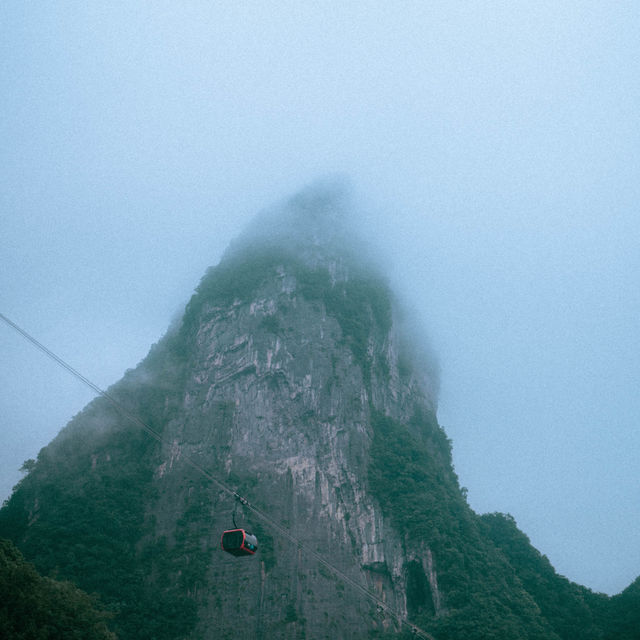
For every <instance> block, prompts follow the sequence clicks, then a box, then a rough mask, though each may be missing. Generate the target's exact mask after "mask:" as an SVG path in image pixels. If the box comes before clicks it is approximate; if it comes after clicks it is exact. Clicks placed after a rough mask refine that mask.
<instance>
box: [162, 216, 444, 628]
mask: <svg viewBox="0 0 640 640" xmlns="http://www.w3.org/2000/svg"><path fill="white" fill-rule="evenodd" d="M316 213H317V212H316ZM323 224H327V221H326V220H325V221H324V222H323ZM287 231H288V232H290V231H291V227H287ZM316 231H318V230H316ZM318 235H319V234H318V233H316V235H315V236H314V238H315V239H316V242H317V243H316V244H314V242H313V241H312V242H310V243H309V244H307V245H304V247H303V251H302V252H298V253H297V254H294V255H292V253H291V252H290V251H288V250H287V249H288V247H287V245H284V246H283V244H281V243H280V240H281V237H276V238H274V239H271V242H270V243H269V244H266V245H265V244H263V245H262V246H260V247H259V248H256V246H255V245H252V248H251V249H250V250H249V251H248V252H247V251H246V250H245V251H244V252H243V251H242V250H241V249H236V251H237V252H239V254H240V257H237V256H238V253H235V254H234V256H233V257H232V258H230V260H231V261H232V262H233V266H230V267H229V268H230V269H232V271H231V273H233V271H234V270H237V269H238V268H243V267H240V265H249V269H250V270H251V272H252V276H256V275H257V274H258V273H259V269H263V270H264V273H263V274H262V275H263V276H264V277H255V278H253V277H252V282H251V285H252V287H251V290H250V291H247V292H244V291H240V290H239V287H234V286H232V287H231V288H232V289H233V291H232V292H231V294H230V295H229V296H228V297H225V296H223V297H222V301H221V300H220V298H219V297H218V298H216V297H215V296H214V297H212V298H210V299H206V300H202V301H201V302H200V301H198V303H197V305H196V303H195V302H192V305H191V306H192V308H191V309H190V310H188V312H187V315H188V316H189V318H188V320H185V322H187V323H188V325H189V329H188V330H187V329H185V328H184V326H183V331H185V333H186V336H187V337H186V339H187V341H188V344H189V347H188V349H187V351H188V354H189V360H188V366H186V371H187V372H188V374H187V376H186V377H185V380H184V395H183V399H182V406H181V410H180V412H179V413H178V415H177V416H176V417H175V418H174V419H173V420H171V421H169V422H168V423H167V424H166V427H165V429H164V432H163V436H164V438H165V439H166V440H168V441H169V442H170V443H171V444H165V445H164V446H163V451H162V455H161V456H160V460H161V462H160V464H159V465H158V467H157V468H156V470H155V477H156V480H155V482H156V483H157V484H158V486H159V487H160V496H161V497H160V498H159V499H158V501H157V502H156V504H154V505H152V506H150V508H151V510H152V511H153V512H154V514H156V519H157V522H158V531H156V535H165V534H168V535H170V532H171V531H172V530H173V529H175V520H176V518H178V517H181V516H182V515H183V513H184V509H185V508H186V509H189V508H191V506H190V505H191V501H192V499H193V495H192V496H189V491H188V489H187V487H186V486H184V487H183V488H182V490H181V491H180V492H178V493H177V492H176V487H178V486H180V485H181V483H182V482H183V480H182V478H183V477H184V474H185V468H184V466H183V465H181V464H180V459H181V457H184V456H187V457H189V458H190V459H194V460H196V461H197V463H198V464H199V465H202V466H203V467H205V468H207V469H211V470H212V473H213V474H214V475H216V476H217V477H219V478H221V479H223V480H224V481H225V482H227V481H228V479H229V478H231V484H232V485H233V488H234V489H236V488H237V489H238V491H239V492H240V493H242V495H243V496H246V497H247V498H248V499H249V500H250V502H251V503H252V504H255V505H257V506H259V508H260V510H261V511H263V512H266V513H267V514H268V515H269V517H270V518H272V519H273V520H275V521H276V522H277V523H281V524H282V526H283V527H285V528H286V529H287V530H288V532H289V533H290V534H291V535H292V536H293V537H294V538H295V540H297V541H299V542H300V544H301V545H303V548H302V549H300V548H298V547H297V546H296V545H294V544H292V543H291V541H290V540H288V539H285V538H282V537H281V536H279V535H278V533H277V532H273V531H270V530H269V526H268V523H264V522H261V521H260V519H259V518H257V517H256V516H255V515H254V514H253V513H252V512H251V511H250V510H248V509H246V508H244V509H243V508H240V510H239V511H238V513H237V514H236V521H237V524H238V526H245V527H246V528H247V529H253V530H256V528H257V530H258V531H259V532H263V534H266V537H265V536H264V535H263V536H261V538H262V539H263V544H266V545H267V551H266V553H267V556H268V557H267V559H266V560H265V559H264V558H262V557H261V556H260V554H258V556H256V557H255V558H246V559H241V560H238V559H236V558H233V557H231V556H226V555H225V554H223V553H220V552H218V551H213V552H212V555H211V558H210V559H209V566H208V567H207V570H206V578H205V584H208V585H216V586H215V589H211V588H209V589H205V590H204V591H203V592H201V593H200V595H199V615H198V620H199V622H198V632H197V634H196V635H198V637H203V638H204V637H207V638H221V637H227V636H228V637H237V638H245V637H246V638H259V637H264V638H277V637H283V638H285V637H307V638H352V637H353V638H355V637H361V636H362V635H363V633H365V631H366V630H368V629H374V628H379V629H382V628H383V627H384V626H388V627H390V628H391V627H392V622H393V621H392V620H385V619H384V617H382V618H381V616H380V615H379V613H377V612H376V607H375V602H374V601H373V600H370V599H367V598H366V597H364V596H363V595H362V593H359V592H354V591H353V588H352V587H350V586H349V585H348V584H347V585H345V584H343V583H342V581H341V580H339V578H338V577H337V576H336V575H334V574H333V573H332V572H331V571H330V570H329V569H327V568H326V567H325V566H322V565H319V564H318V562H317V560H316V559H314V558H313V557H309V556H308V555H307V554H306V553H305V550H307V549H309V550H312V551H313V552H315V553H319V554H321V555H322V556H323V557H325V558H326V559H327V560H329V561H330V562H331V563H333V564H335V566H337V567H338V568H339V569H340V570H341V571H343V572H344V573H346V574H347V575H348V576H349V577H351V578H352V579H353V580H355V581H356V582H358V583H359V584H361V585H362V586H364V587H365V588H367V589H369V590H371V591H372V592H374V593H375V594H377V596H378V597H380V598H381V599H382V600H383V601H384V602H385V603H388V604H389V605H390V606H391V607H392V608H393V609H395V610H397V611H398V612H399V613H401V615H403V616H406V613H407V612H406V595H405V590H406V580H407V575H406V573H407V569H406V567H407V564H408V562H410V561H411V559H413V558H414V557H415V556H416V551H415V550H409V551H408V550H407V549H406V548H405V540H404V538H403V532H402V531H401V530H399V529H398V528H396V527H393V526H392V525H391V523H390V521H389V520H388V519H387V518H385V517H384V515H383V513H382V510H381V508H380V506H379V504H378V503H377V501H376V499H375V497H373V496H372V495H371V493H370V492H369V491H368V487H367V469H368V464H369V457H370V456H369V449H370V446H371V442H372V440H373V437H374V436H373V432H372V426H371V411H372V410H377V411H380V412H383V413H385V414H386V415H390V416H392V417H393V418H394V419H396V420H398V421H402V422H408V420H409V418H410V417H411V415H412V413H413V412H414V410H415V407H416V405H421V406H424V407H425V408H427V409H428V410H430V411H431V410H433V409H434V406H435V397H434V393H433V390H432V389H430V388H429V387H428V386H427V385H428V382H427V379H426V377H424V378H423V379H420V378H419V377H418V376H417V375H415V374H414V373H411V372H409V373H408V372H406V371H402V370H401V369H402V366H401V365H402V358H404V359H405V360H407V359H408V358H410V354H402V353H401V338H400V336H398V334H397V328H396V326H395V325H394V323H393V316H394V313H395V309H394V308H393V305H392V302H391V298H390V296H389V292H388V291H387V290H386V287H385V285H384V283H383V282H382V281H379V280H378V279H377V277H376V278H374V277H373V276H372V275H371V274H369V273H366V274H365V273H362V272H360V271H359V267H358V265H357V264H355V265H352V264H350V263H349V262H348V261H345V260H342V259H340V258H338V257H336V256H335V255H333V254H332V251H331V249H332V248H333V246H332V245H330V246H328V247H327V248H326V249H325V248H324V246H323V244H322V240H318ZM273 249H276V250H275V252H272V251H273ZM265 250H269V251H270V253H269V254H268V257H267V258H266V259H264V258H263V257H264V255H265ZM325 251H326V254H325V253H323V252H325ZM279 252H282V253H280V254H279ZM256 263H257V264H256ZM258 265H261V266H258ZM223 266H224V263H223ZM207 277H208V278H211V279H212V282H215V278H216V277H219V276H218V275H217V274H216V272H215V270H214V271H212V272H211V273H210V274H209V275H208V276H207ZM232 280H233V276H232ZM204 288H205V287H203V286H201V290H204ZM361 289H362V290H361ZM368 292H372V294H375V296H376V297H377V298H378V299H376V300H371V299H368V297H367V293H368ZM199 295H202V291H201V293H200V294H199ZM349 295H352V296H357V299H355V300H353V299H352V300H350V299H349V298H348V297H349ZM327 297H329V298H328V301H327ZM376 304H377V305H379V306H382V307H383V309H376V308H375V305H376ZM340 305H343V306H344V309H340V310H337V309H338V307H339V306H340ZM196 307H197V312H196V311H195V308H196ZM351 325H354V326H353V327H352V326H351ZM360 325H362V326H360ZM356 332H358V333H357V334H356ZM405 367H406V364H405ZM165 487H166V488H165ZM177 505H185V506H184V508H182V509H181V508H178V509H177V508H176V506H177ZM199 508H202V510H203V513H206V514H207V517H205V518H198V520H199V525H200V526H201V530H200V535H201V536H202V538H201V544H202V547H203V548H205V547H206V548H211V547H212V546H213V545H215V544H216V541H217V536H219V534H220V532H221V531H222V530H223V529H224V528H229V527H231V526H232V510H233V509H234V504H233V500H232V499H230V498H229V497H228V496H227V495H225V494H224V493H216V492H215V487H214V490H213V491H211V490H209V491H207V497H206V498H202V502H201V503H200V505H199ZM426 551H427V553H428V549H427V550H426ZM261 553H263V554H264V553H265V552H264V551H261ZM427 558H430V556H429V555H426V556H425V559H424V560H423V558H422V557H421V558H420V560H419V562H420V563H422V562H423V561H424V562H425V563H427V564H425V570H427V571H428V575H429V579H430V582H431V584H432V585H433V594H434V600H435V602H434V606H435V607H436V608H437V609H439V608H440V597H439V594H438V590H437V571H436V570H435V569H434V568H433V561H432V560H427ZM427 566H428V567H429V568H428V569H427ZM225 634H226V635H225Z"/></svg>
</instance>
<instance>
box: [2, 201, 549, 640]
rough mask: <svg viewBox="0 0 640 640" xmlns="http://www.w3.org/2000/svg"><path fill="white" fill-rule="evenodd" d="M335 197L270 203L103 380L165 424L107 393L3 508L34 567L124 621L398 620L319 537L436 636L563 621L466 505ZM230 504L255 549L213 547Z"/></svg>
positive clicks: (545, 629) (522, 631)
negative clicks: (143, 348)
mask: <svg viewBox="0 0 640 640" xmlns="http://www.w3.org/2000/svg"><path fill="white" fill-rule="evenodd" d="M344 213H345V212H344V209H343V205H342V204H341V201H340V199H339V198H335V197H334V196H332V195H328V194H327V193H317V192H309V193H305V194H302V195H300V196H298V197H296V198H294V199H293V200H292V201H290V202H289V203H288V204H287V205H286V206H285V207H284V208H282V209H280V210H278V211H275V212H270V213H267V214H264V215H263V216H262V217H261V218H259V219H258V220H257V221H256V223H255V224H254V225H253V227H252V228H251V229H250V230H249V231H248V232H247V233H246V234H245V235H244V236H243V237H241V238H240V239H239V240H238V241H237V242H236V243H235V244H234V245H233V246H232V247H231V248H230V250H229V251H228V253H227V255H226V256H225V257H224V259H223V260H222V261H221V263H220V264H219V265H218V266H217V267H215V268H213V269H211V270H210V271H209V272H208V274H207V275H206V276H205V278H204V279H203V281H202V282H201V284H200V286H199V288H198V290H197V292H196V294H195V295H194V297H193V298H192V300H191V302H190V303H189V305H188V306H187V308H186V311H185V314H184V317H183V318H182V320H181V322H180V324H179V326H177V327H175V328H174V329H172V330H171V331H170V332H169V333H168V334H167V336H165V338H164V339H163V340H162V341H161V342H160V343H158V344H157V345H155V346H154V347H153V348H152V350H151V352H150V353H149V356H148V357H147V358H146V359H145V360H144V361H143V362H142V363H141V364H140V365H139V366H138V367H137V368H136V369H134V370H132V371H129V372H127V374H126V375H125V377H124V378H123V379H122V381H120V382H119V383H118V384H117V385H115V386H114V387H113V388H112V389H111V390H110V391H109V393H110V394H111V395H112V396H113V397H114V398H116V399H117V401H118V403H119V404H120V405H121V406H122V407H124V408H125V409H126V411H128V412H130V413H132V414H134V415H135V416H137V417H138V418H139V419H141V420H143V421H144V422H145V423H146V424H147V425H149V426H150V427H151V428H152V429H154V430H155V431H156V432H157V433H159V434H161V439H162V441H161V442H160V443H158V442H156V441H155V440H153V439H151V438H148V437H147V434H145V433H143V432H141V431H139V430H138V428H137V427H136V426H135V425H134V424H132V423H131V421H129V420H128V419H127V418H126V417H125V416H123V415H122V413H121V412H119V411H118V410H117V409H116V408H114V407H113V406H111V405H110V404H109V403H108V402H107V400H106V399H104V398H98V399H96V400H95V401H94V402H93V403H91V404H90V405H89V406H88V407H87V408H86V409H85V410H84V411H83V412H82V413H81V414H79V415H78V416H76V418H74V420H73V421H72V422H71V423H70V424H69V425H68V426H67V428H66V429H65V430H63V431H62V432H61V434H60V435H59V436H58V438H56V440H54V442H52V443H51V444H50V445H49V446H48V447H46V448H45V449H43V451H42V452H41V454H40V456H39V459H38V462H37V464H36V465H35V468H34V469H33V471H32V472H31V473H30V474H29V476H27V477H26V478H25V479H24V480H23V482H22V483H21V484H20V485H19V486H18V488H17V490H16V492H15V493H14V496H13V497H12V499H11V501H10V502H9V504H8V505H7V506H6V507H5V509H4V510H3V511H2V512H1V513H0V535H6V536H9V537H11V538H13V539H14V540H16V541H17V542H18V543H19V544H20V546H21V548H22V550H23V552H24V553H25V554H26V555H27V556H28V557H29V558H30V559H33V560H34V562H36V564H37V565H38V567H39V568H40V569H41V570H42V571H47V572H50V573H55V574H57V575H59V576H61V577H65V578H71V579H73V580H76V581H77V582H78V583H79V584H80V585H81V586H82V587H83V588H84V589H86V590H89V591H96V592H98V593H100V594H101V596H102V598H103V600H104V602H105V603H106V604H107V605H108V606H110V607H111V609H112V610H113V611H114V612H115V616H116V617H115V621H114V625H115V627H114V628H115V629H116V630H117V631H118V633H119V635H120V637H121V638H128V637H131V638H134V637H135V638H137V639H139V638H204V639H212V640H213V639H220V638H234V639H235V638H237V639H240V638H246V639H254V638H264V639H275V638H283V639H284V638H287V639H289V638H309V639H316V638H317V639H320V638H331V639H339V638H345V639H346V638H354V639H355V638H366V637H382V636H383V635H384V634H386V633H389V634H394V633H396V632H397V631H399V627H398V624H397V620H394V618H393V616H390V615H388V613H387V612H385V611H384V610H383V611H380V609H379V608H376V603H375V600H374V599H371V598H368V597H367V596H366V595H365V594H364V593H363V592H362V591H361V590H359V589H357V588H354V587H353V585H352V584H350V583H349V582H345V581H344V580H342V579H341V578H340V576H339V575H336V574H335V573H334V572H333V571H332V570H331V568H330V567H327V565H325V564H322V563H319V562H318V561H317V559H316V558H314V556H313V554H320V555H321V556H323V557H324V558H326V559H327V560H328V561H329V562H330V563H331V564H332V565H333V566H335V567H336V568H338V569H339V570H340V571H341V572H342V573H343V574H345V575H346V576H348V577H349V578H350V579H351V580H353V581H354V582H355V583H357V584H358V585H362V587H364V588H365V589H367V590H369V591H371V592H372V593H374V594H375V595H376V597H377V598H379V599H380V601H382V602H383V603H384V604H385V606H388V607H389V608H390V609H391V610H393V611H395V612H397V614H398V615H399V616H400V617H401V618H404V619H407V618H410V619H412V620H414V621H416V622H417V623H418V622H419V623H420V625H421V626H422V627H423V628H427V629H428V630H429V631H430V632H432V633H433V634H436V635H437V634H440V635H439V637H442V638H445V637H447V638H490V637H491V638H493V637H504V638H506V637H509V638H550V639H555V638H558V637H559V636H558V635H557V634H556V633H555V631H554V630H553V629H552V628H551V626H550V625H549V624H548V622H547V621H546V620H545V619H544V618H543V616H542V615H541V613H540V610H539V608H538V607H537V605H536V603H535V601H534V598H533V596H532V595H531V594H530V593H528V592H527V591H526V590H525V588H524V587H523V584H522V582H521V581H520V580H519V578H518V577H517V575H516V572H515V571H514V569H513V567H512V566H511V565H510V564H509V562H508V561H507V559H506V556H505V555H504V554H503V553H502V552H501V551H500V550H499V549H498V547H497V546H496V545H495V544H494V543H493V542H492V541H491V539H490V537H489V536H488V535H486V532H485V531H484V529H483V526H484V525H483V524H482V522H481V521H480V520H479V519H478V518H477V516H475V514H474V513H473V512H472V511H471V510H470V509H469V508H468V506H467V505H466V502H465V500H464V498H463V496H462V494H461V492H460V489H459V487H458V483H457V478H456V476H455V474H454V472H453V468H452V465H451V457H450V447H449V442H448V440H447V438H446V435H445V434H444V432H443V431H442V429H441V428H440V427H439V426H438V424H437V421H436V418H435V410H436V394H437V388H436V379H435V376H434V374H433V372H434V370H435V367H434V365H433V363H432V362H429V361H428V360H426V359H425V358H424V357H423V356H417V355H416V350H415V349H414V348H413V347H412V345H411V344H410V343H409V342H407V340H406V338H405V337H403V335H402V332H401V330H400V329H399V327H400V323H399V321H398V317H399V309H398V307H397V305H396V303H395V301H394V299H393V296H392V294H391V292H390V291H389V289H388V286H387V285H386V283H385V282H384V279H383V278H382V277H381V276H380V274H379V273H377V272H376V271H375V269H373V268H372V267H371V266H370V265H368V264H367V262H366V260H363V258H362V256H363V255H364V254H363V252H362V251H361V250H360V249H359V248H358V249H355V248H354V247H355V245H354V243H353V242H352V241H351V240H350V239H349V233H348V230H347V229H346V228H345V224H344V217H345V216H344ZM189 462H194V463H195V464H196V465H197V466H199V467H200V468H202V469H205V470H206V471H207V473H208V474H211V475H212V476H213V477H215V478H217V479H218V480H220V481H221V482H223V483H224V484H225V485H226V486H228V487H231V488H232V489H233V490H235V491H237V492H238V493H240V494H241V495H243V496H245V497H246V498H247V499H248V500H249V501H250V502H251V504H252V505H255V506H256V507H257V508H258V509H259V510H260V511H261V512H263V513H266V514H268V517H269V519H270V520H271V521H274V522H276V523H278V525H279V526H280V527H283V528H284V529H285V530H286V531H287V532H288V533H289V535H290V536H292V537H293V538H294V539H295V540H297V541H299V543H300V545H298V544H294V543H292V542H291V540H290V539H289V538H288V537H285V536H282V535H281V533H279V531H278V530H274V528H273V527H272V526H270V523H269V522H268V521H267V522H265V521H264V520H262V519H261V518H259V517H257V515H256V514H255V513H254V512H253V511H251V510H250V509H247V508H245V507H243V506H242V505H240V506H239V507H238V505H237V503H235V501H234V500H233V499H232V498H231V497H230V496H229V494H228V493H227V492H225V491H222V490H220V488H219V487H218V486H217V485H216V483H212V482H211V481H210V480H209V479H208V478H207V476H206V474H202V473H200V472H199V471H198V470H197V469H196V468H194V466H193V465H192V464H190V463H189ZM234 517H235V519H236V521H237V524H238V526H241V527H244V528H246V529H249V530H252V531H253V532H255V533H256V534H257V535H258V538H259V540H260V547H261V548H260V551H259V553H258V554H257V555H256V556H255V557H250V558H240V559H239V558H234V557H232V556H229V555H227V554H225V553H223V552H222V551H221V550H220V549H219V539H220V534H221V532H222V531H223V530H224V529H226V528H231V527H232V524H233V522H232V521H233V518H234ZM310 552H311V553H310ZM505 634H506V635H505Z"/></svg>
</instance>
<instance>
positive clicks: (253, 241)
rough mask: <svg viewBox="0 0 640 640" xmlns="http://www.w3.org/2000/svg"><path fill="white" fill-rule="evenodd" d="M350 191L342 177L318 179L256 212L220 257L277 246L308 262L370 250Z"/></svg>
mask: <svg viewBox="0 0 640 640" xmlns="http://www.w3.org/2000/svg"><path fill="white" fill-rule="evenodd" d="M355 218H356V210H355V206H354V203H353V198H352V189H351V185H350V184H349V182H348V181H347V180H346V179H344V178H331V179H325V180H320V181H318V182H315V183H313V184H311V185H309V186H308V187H306V188H304V189H302V190H301V191H299V192H298V193H296V194H295V195H293V196H291V197H289V198H287V199H286V200H284V201H282V202H280V203H279V204H277V205H275V206H273V207H270V208H268V209H265V210H263V211H261V212H260V213H258V215H256V216H255V217H254V218H253V219H252V221H251V222H250V223H249V225H248V226H247V228H246V229H245V230H244V232H243V233H241V234H240V235H239V236H238V238H236V240H234V241H233V242H232V243H231V244H230V246H229V248H228V249H227V251H226V252H225V255H224V258H223V259H227V258H230V257H235V256H237V255H239V254H243V253H245V252H247V251H255V250H265V249H276V250H281V251H283V252H286V253H291V254H295V255H296V256H297V257H298V258H300V259H302V260H303V261H304V262H305V263H306V264H307V265H308V266H314V267H315V266H318V265H319V264H323V263H326V261H327V260H328V259H329V260H331V259H335V258H338V257H340V258H345V257H352V258H355V257H356V256H358V258H357V261H358V262H362V260H363V256H365V255H367V254H368V253H369V252H368V251H366V250H365V244H364V242H363V241H362V239H361V238H360V234H359V233H358V230H357V224H356V220H355Z"/></svg>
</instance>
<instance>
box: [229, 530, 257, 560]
mask: <svg viewBox="0 0 640 640" xmlns="http://www.w3.org/2000/svg"><path fill="white" fill-rule="evenodd" d="M220 546H221V547H222V550H223V551H226V552H227V553H230V554H231V555H233V556H252V555H253V554H254V553H255V552H256V551H257V550H258V538H256V537H255V536H254V535H253V534H251V533H248V532H247V531H245V530H244V529H229V530H228V531H225V532H224V533H223V534H222V538H221V540H220Z"/></svg>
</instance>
